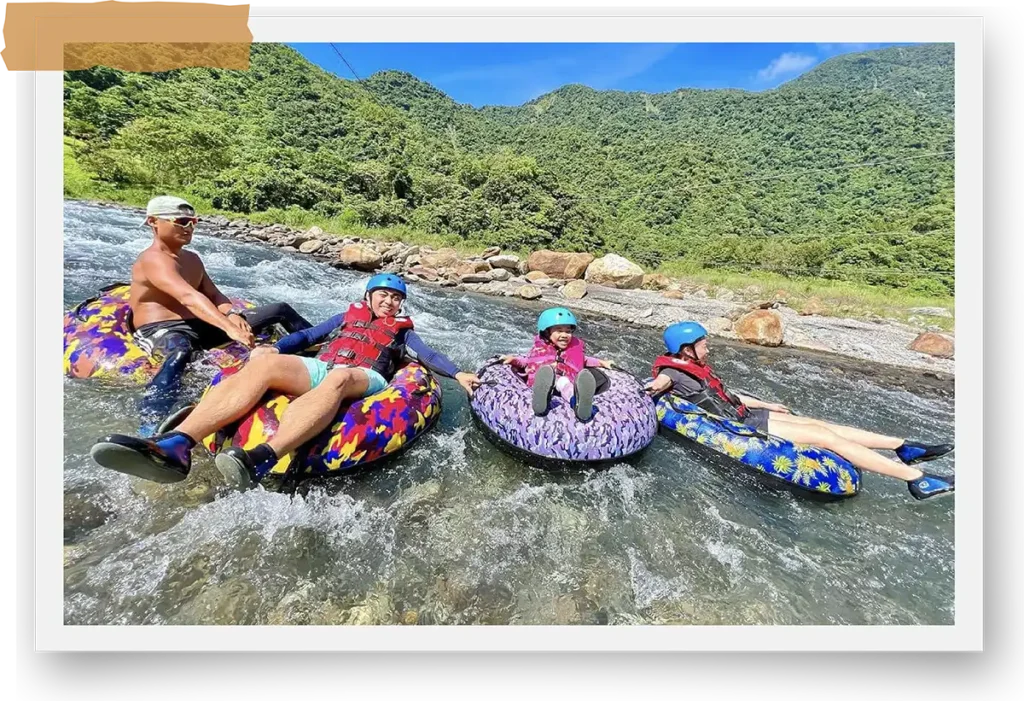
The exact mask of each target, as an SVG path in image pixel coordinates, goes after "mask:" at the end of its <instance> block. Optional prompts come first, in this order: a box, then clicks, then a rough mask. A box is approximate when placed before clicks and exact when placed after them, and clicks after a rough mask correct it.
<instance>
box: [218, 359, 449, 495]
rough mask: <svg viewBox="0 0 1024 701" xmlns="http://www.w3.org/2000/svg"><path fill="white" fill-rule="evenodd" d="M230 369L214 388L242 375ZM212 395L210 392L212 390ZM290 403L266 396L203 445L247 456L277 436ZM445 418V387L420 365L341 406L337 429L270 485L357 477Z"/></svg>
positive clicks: (287, 464)
mask: <svg viewBox="0 0 1024 701" xmlns="http://www.w3.org/2000/svg"><path fill="white" fill-rule="evenodd" d="M238 370H239V368H238V367H229V368H225V369H224V370H222V371H221V372H219V373H218V374H217V376H216V377H214V378H213V381H212V382H211V383H210V386H211V387H212V386H214V385H216V384H217V383H219V382H220V381H221V380H223V379H224V378H225V377H229V376H231V375H233V374H234V373H236V372H238ZM207 391H209V390H207ZM290 402H291V398H290V397H288V396H286V395H283V394H277V395H267V397H265V401H264V402H263V403H262V404H260V405H259V406H258V407H256V409H254V410H253V411H252V413H250V414H249V415H248V416H247V417H245V418H244V419H242V421H240V422H238V423H235V424H233V425H231V426H228V427H227V428H225V429H224V430H222V431H220V432H218V433H217V434H216V435H213V436H208V437H207V438H206V439H205V440H204V441H203V445H204V446H206V448H207V450H209V451H210V452H211V453H217V452H218V451H220V450H221V449H223V448H225V447H227V446H229V445H237V446H240V447H242V448H244V449H246V450H249V449H251V448H255V447H256V446H257V445H259V444H260V443H265V442H266V441H268V440H270V438H271V437H272V436H273V435H274V434H275V433H276V432H277V428H278V425H279V422H280V420H281V417H282V416H283V415H284V411H285V409H287V408H288V404H289V403H290ZM440 416H441V385H440V383H439V382H438V381H437V380H436V379H435V378H434V376H433V375H432V374H431V373H430V371H428V370H427V369H426V368H424V367H423V366H422V365H419V364H417V363H409V364H407V365H405V366H403V367H401V368H399V370H398V371H397V372H396V373H395V376H394V377H393V378H392V379H391V382H390V383H388V386H387V387H385V388H384V389H383V390H381V391H380V392H378V393H377V394H373V395H370V396H369V397H365V398H363V399H358V400H356V401H353V402H348V403H345V404H342V405H341V408H340V409H339V410H338V414H337V416H335V419H334V423H332V424H331V426H330V427H328V428H327V430H325V431H324V432H323V433H321V434H320V435H319V436H317V437H316V438H314V439H313V440H312V441H311V442H309V443H308V444H306V445H305V446H303V447H302V448H300V449H299V450H297V451H295V452H294V453H291V454H289V455H286V456H283V457H282V458H281V460H280V461H278V463H277V465H275V466H274V469H273V470H272V471H271V472H270V474H269V475H268V476H267V477H266V478H264V479H265V480H266V479H274V478H276V479H281V478H284V477H285V475H289V476H291V477H294V478H306V477H315V476H331V475H337V474H342V473H348V472H353V471H355V470H356V468H363V467H365V466H367V465H369V464H370V463H373V462H376V461H377V460H380V459H382V458H387V457H393V456H395V455H396V454H398V453H399V452H400V451H402V450H403V449H405V448H408V447H409V446H410V445H411V444H412V443H413V441H415V440H416V439H417V438H419V437H420V436H422V435H423V434H425V433H426V432H427V431H429V430H430V429H431V428H432V427H433V426H434V424H436V423H437V420H438V419H439V418H440Z"/></svg>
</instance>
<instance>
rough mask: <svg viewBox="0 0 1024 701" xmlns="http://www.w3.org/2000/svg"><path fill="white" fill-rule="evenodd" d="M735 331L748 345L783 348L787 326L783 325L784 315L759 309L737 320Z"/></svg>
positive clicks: (772, 310) (771, 310)
mask: <svg viewBox="0 0 1024 701" xmlns="http://www.w3.org/2000/svg"><path fill="white" fill-rule="evenodd" d="M733 330H734V331H735V332H736V335H737V336H739V337H740V338H741V339H743V340H744V341H746V342H748V343H756V344H757V345H759V346H781V345H782V338H783V335H784V333H785V326H784V324H783V323H782V315H781V314H779V313H778V312H777V311H775V310H774V309H758V310H757V311H753V312H750V313H748V314H744V315H743V316H741V317H740V318H739V319H737V320H736V323H735V324H734V325H733Z"/></svg>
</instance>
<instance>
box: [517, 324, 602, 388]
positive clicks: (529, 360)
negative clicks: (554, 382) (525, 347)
mask: <svg viewBox="0 0 1024 701" xmlns="http://www.w3.org/2000/svg"><path fill="white" fill-rule="evenodd" d="M586 361H587V358H586V356H585V355H584V354H583V341H581V340H580V339H578V338H576V337H575V336H574V337H573V339H572V340H571V341H569V345H568V346H566V348H565V350H564V351H560V350H558V347H557V346H555V345H554V344H553V343H551V342H549V341H545V340H544V339H543V338H541V337H540V336H536V337H535V338H534V339H533V348H531V349H530V352H529V353H527V354H526V368H525V369H526V384H527V385H529V386H530V387H533V378H534V376H535V375H536V374H537V370H538V369H540V368H541V367H542V366H544V365H554V366H555V375H564V376H565V377H568V378H569V379H570V380H573V381H575V380H576V376H577V375H579V374H580V372H581V371H582V370H583V368H584V367H586Z"/></svg>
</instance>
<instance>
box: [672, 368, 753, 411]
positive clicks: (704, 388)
mask: <svg viewBox="0 0 1024 701" xmlns="http://www.w3.org/2000/svg"><path fill="white" fill-rule="evenodd" d="M664 368H672V369H673V370H679V371H680V372H683V373H686V374H687V375H689V376H690V377H692V378H693V379H695V380H697V382H699V383H700V386H701V391H700V392H699V393H698V394H697V395H695V396H693V397H685V399H686V400H687V401H689V402H691V403H693V404H696V405H697V406H699V407H700V408H702V409H704V410H705V411H709V412H711V413H712V414H717V415H719V416H725V417H727V418H738V419H744V418H746V416H747V414H748V412H749V410H748V409H747V405H746V404H744V403H743V402H742V401H740V398H739V397H737V396H736V395H735V394H733V393H732V392H730V391H728V390H727V389H726V388H725V385H724V384H722V381H721V380H720V379H718V376H717V375H716V374H715V373H714V372H713V371H712V370H711V366H710V365H707V364H705V363H696V362H694V361H692V360H686V359H684V358H673V357H672V356H670V355H661V356H658V358H657V359H656V360H655V361H654V370H653V373H652V375H653V376H654V377H657V376H658V373H660V372H661V371H662V369H664Z"/></svg>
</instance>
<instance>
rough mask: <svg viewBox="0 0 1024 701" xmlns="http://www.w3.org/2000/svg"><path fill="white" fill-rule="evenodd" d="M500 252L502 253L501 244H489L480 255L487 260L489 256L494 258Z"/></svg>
mask: <svg viewBox="0 0 1024 701" xmlns="http://www.w3.org/2000/svg"><path fill="white" fill-rule="evenodd" d="M499 253H501V246H489V247H487V248H485V249H484V252H483V253H481V254H480V257H481V258H483V259H484V260H487V259H488V258H493V257H494V256H496V255H498V254H499Z"/></svg>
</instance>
